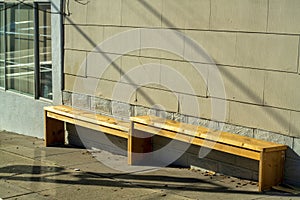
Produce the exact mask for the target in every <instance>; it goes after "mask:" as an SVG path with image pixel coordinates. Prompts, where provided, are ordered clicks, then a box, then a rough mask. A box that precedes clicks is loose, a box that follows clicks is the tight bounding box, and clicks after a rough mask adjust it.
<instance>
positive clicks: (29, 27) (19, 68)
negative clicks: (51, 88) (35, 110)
mask: <svg viewBox="0 0 300 200" xmlns="http://www.w3.org/2000/svg"><path fill="white" fill-rule="evenodd" d="M7 6H9V7H10V6H12V5H10V4H7ZM6 23H7V24H6V44H7V47H6V48H7V50H6V78H7V89H10V90H14V91H18V92H20V93H24V94H29V95H34V12H33V9H32V7H30V6H29V5H23V4H19V5H18V6H15V7H11V8H10V9H7V10H6Z"/></svg>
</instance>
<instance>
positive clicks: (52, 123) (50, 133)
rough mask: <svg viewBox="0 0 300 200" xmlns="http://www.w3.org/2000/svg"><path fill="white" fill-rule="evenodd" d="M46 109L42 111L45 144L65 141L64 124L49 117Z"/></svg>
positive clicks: (56, 143)
mask: <svg viewBox="0 0 300 200" xmlns="http://www.w3.org/2000/svg"><path fill="white" fill-rule="evenodd" d="M47 113H48V112H47V111H44V121H45V123H44V135H45V146H46V147H48V146H51V145H58V144H64V143H65V126H64V122H63V121H60V120H57V119H53V118H49V117H48V115H47Z"/></svg>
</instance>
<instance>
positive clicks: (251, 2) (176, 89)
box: [0, 0, 300, 185]
mask: <svg viewBox="0 0 300 200" xmlns="http://www.w3.org/2000/svg"><path fill="white" fill-rule="evenodd" d="M0 2H1V1H0ZM12 2H14V3H12ZM26 2H27V1H26ZM31 2H32V1H28V2H27V4H30V6H29V5H27V4H26V5H25V4H21V5H18V6H16V7H12V8H9V7H10V6H12V4H18V1H4V2H3V1H2V3H0V9H1V15H2V16H1V27H5V28H1V31H2V34H1V60H2V61H4V62H1V63H0V64H1V66H0V77H1V79H0V87H1V88H2V90H1V91H0V99H1V102H3V103H1V105H0V107H1V113H2V112H3V115H2V116H1V118H0V128H1V129H5V130H9V131H15V132H20V133H25V134H30V135H34V136H38V137H42V136H43V133H42V129H43V112H42V108H43V106H45V105H50V104H55V105H57V104H65V105H70V106H73V107H78V108H81V109H86V110H90V111H93V112H95V113H101V114H107V115H112V116H115V117H118V118H124V119H128V118H129V116H135V115H147V114H154V115H159V116H163V117H166V118H170V119H174V120H178V121H182V122H186V123H191V124H199V125H203V126H208V127H210V128H214V129H217V130H219V129H222V130H224V131H229V132H233V133H237V134H241V135H247V136H250V137H254V138H259V139H264V140H268V141H274V142H278V143H282V144H286V145H288V146H289V150H288V152H287V158H286V167H285V172H286V173H285V180H286V181H287V182H289V183H293V184H298V185H299V184H300V182H299V180H300V177H299V173H297V172H299V170H300V158H299V155H300V123H299V120H300V93H299V92H298V90H299V89H298V88H299V85H300V75H299V73H300V71H299V59H300V56H299V54H300V53H299V46H300V42H299V40H300V24H299V21H300V14H299V12H298V9H299V8H300V2H299V1H297V0H185V1H179V0H152V1H146V0H115V1H108V0H89V1H75V0H69V1H59V0H55V1H54V0H53V1H34V3H31ZM45 2H46V4H45ZM37 6H38V7H39V9H36V7H37ZM47 6H48V7H47ZM23 7H26V8H28V9H23ZM49 9H50V10H51V12H44V11H45V10H49ZM23 10H25V11H23ZM12 11H14V13H15V17H14V18H13V14H12ZM43 13H44V14H45V13H46V16H47V15H49V16H51V17H50V18H49V19H51V26H50V27H51V38H49V37H48V36H49V34H50V31H48V30H47V29H46V28H45V27H49V23H50V22H49V20H48V21H47V20H45V17H44V15H43ZM25 15H26V16H25ZM3 16H5V17H3ZM4 18H5V19H4ZM37 18H38V20H37ZM20 19H21V20H20ZM29 21H32V23H31V22H30V23H29ZM38 21H39V26H41V27H44V28H39V32H36V31H34V30H35V28H36V27H37V22H38ZM25 22H26V23H25ZM27 22H28V23H27ZM43 23H44V24H43ZM3 25H4V26H3ZM19 29H22V30H23V31H25V33H24V32H22V31H21V33H22V34H24V37H23V35H22V34H19V33H20V30H19ZM44 29H45V30H44ZM11 32H13V34H14V35H13V36H11ZM41 32H43V33H41ZM62 33H64V34H62ZM28 35H30V36H28ZM45 35H47V39H46V41H45V37H46V36H45ZM21 37H22V38H21ZM38 37H40V39H38ZM49 39H51V41H50V40H49ZM29 40H31V41H32V43H29V42H28V41H29ZM62 43H63V44H62ZM2 44H5V45H2ZM17 44H18V45H19V46H18V45H17ZM43 45H46V47H45V46H43ZM49 46H50V48H51V51H50V50H49V48H48V47H49ZM37 48H38V49H39V51H36V49H37ZM50 52H51V58H50ZM23 54H24V55H23ZM31 55H34V56H31ZM36 55H40V56H39V58H38V59H37V57H36ZM16 60H18V61H16ZM50 60H51V67H50V64H49V63H50V62H49V61H50ZM28 63H32V64H28ZM44 71H45V72H44ZM50 71H51V72H52V73H50ZM48 72H49V73H48ZM47 73H48V76H47ZM50 74H52V76H51V78H50ZM49 79H50V80H51V83H50V82H49ZM37 80H38V81H37ZM99 142H100V141H99ZM100 143H101V142H100ZM158 143H159V142H158ZM163 143H164V142H161V145H163ZM178 150H180V149H178ZM197 151H198V150H197V149H194V148H193V147H191V148H190V149H189V151H188V152H187V153H185V154H184V155H182V156H181V157H180V158H179V159H178V160H177V161H176V162H177V163H178V164H180V165H190V164H193V165H197V166H200V167H204V168H209V169H212V170H216V171H221V172H223V173H226V174H235V175H237V176H240V177H246V178H250V179H256V178H257V169H256V168H255V163H253V162H251V161H249V160H241V159H238V158H236V157H234V156H229V155H224V154H219V153H218V152H214V153H211V154H209V155H208V156H206V157H205V158H202V159H200V158H199V157H198V155H197ZM217 160H218V161H220V160H221V161H223V162H222V164H220V163H219V162H217Z"/></svg>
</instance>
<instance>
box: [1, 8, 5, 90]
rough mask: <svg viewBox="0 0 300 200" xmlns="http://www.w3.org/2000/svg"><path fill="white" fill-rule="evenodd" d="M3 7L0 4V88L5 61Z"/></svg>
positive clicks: (2, 84) (2, 83)
mask: <svg viewBox="0 0 300 200" xmlns="http://www.w3.org/2000/svg"><path fill="white" fill-rule="evenodd" d="M3 8H4V6H3V4H2V5H1V4H0V10H1V11H0V87H4V72H5V71H4V59H5V53H4V52H5V46H4V44H5V43H4V10H3Z"/></svg>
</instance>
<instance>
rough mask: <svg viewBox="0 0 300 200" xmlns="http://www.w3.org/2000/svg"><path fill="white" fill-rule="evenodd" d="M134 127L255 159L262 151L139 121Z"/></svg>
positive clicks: (257, 158) (258, 157)
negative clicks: (160, 127)
mask: <svg viewBox="0 0 300 200" xmlns="http://www.w3.org/2000/svg"><path fill="white" fill-rule="evenodd" d="M134 129H136V130H141V131H145V132H149V133H152V134H155V135H160V136H163V137H167V138H170V139H175V140H179V141H183V142H187V143H191V144H194V145H198V146H203V147H206V148H211V149H215V150H218V151H222V152H226V153H230V154H234V155H238V156H242V157H246V158H250V159H254V160H259V159H260V153H259V152H256V151H251V150H247V149H244V148H238V147H234V146H229V145H225V144H221V143H216V142H214V141H210V140H205V139H202V138H197V137H191V136H189V135H185V134H180V133H177V132H173V131H169V130H165V129H159V128H155V127H151V126H147V125H144V124H139V123H134Z"/></svg>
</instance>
